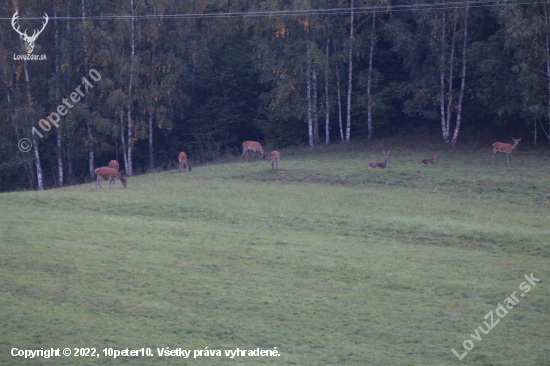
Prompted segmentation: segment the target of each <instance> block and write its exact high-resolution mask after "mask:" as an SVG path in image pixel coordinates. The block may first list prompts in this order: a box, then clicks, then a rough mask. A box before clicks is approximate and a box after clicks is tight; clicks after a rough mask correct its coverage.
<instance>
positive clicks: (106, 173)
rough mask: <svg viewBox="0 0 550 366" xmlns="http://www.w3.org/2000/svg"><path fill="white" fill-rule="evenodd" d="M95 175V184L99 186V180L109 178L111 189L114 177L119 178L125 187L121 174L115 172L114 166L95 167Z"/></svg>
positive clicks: (124, 180) (125, 183)
mask: <svg viewBox="0 0 550 366" xmlns="http://www.w3.org/2000/svg"><path fill="white" fill-rule="evenodd" d="M95 175H96V177H97V178H96V180H95V186H96V187H97V186H98V185H99V188H101V181H102V180H103V179H109V189H111V182H114V181H115V179H118V180H120V181H121V182H122V185H123V186H124V188H126V185H127V184H128V183H127V182H126V179H124V177H123V176H122V174H120V173H119V172H117V170H116V169H114V168H109V167H106V166H104V167H102V168H97V169H96V170H95Z"/></svg>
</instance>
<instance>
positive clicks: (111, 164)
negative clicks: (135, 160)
mask: <svg viewBox="0 0 550 366" xmlns="http://www.w3.org/2000/svg"><path fill="white" fill-rule="evenodd" d="M109 168H113V169H116V170H117V172H120V165H119V164H118V161H116V160H111V161H110V162H109Z"/></svg>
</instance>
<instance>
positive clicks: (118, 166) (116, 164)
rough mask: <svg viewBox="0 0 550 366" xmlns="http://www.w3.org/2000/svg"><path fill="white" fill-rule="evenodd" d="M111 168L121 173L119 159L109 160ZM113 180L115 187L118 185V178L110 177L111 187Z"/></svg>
mask: <svg viewBox="0 0 550 366" xmlns="http://www.w3.org/2000/svg"><path fill="white" fill-rule="evenodd" d="M109 168H113V169H116V171H117V172H119V173H120V165H118V161H116V160H111V161H110V162H109ZM111 182H113V187H114V186H115V185H116V180H114V179H110V180H109V187H110V186H111Z"/></svg>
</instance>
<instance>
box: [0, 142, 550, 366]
mask: <svg viewBox="0 0 550 366" xmlns="http://www.w3.org/2000/svg"><path fill="white" fill-rule="evenodd" d="M388 148H389V149H390V160H389V162H388V167H387V168H386V169H384V170H381V169H376V170H369V169H366V165H367V163H369V162H371V161H382V160H381V158H382V149H388ZM436 150H437V151H438V152H439V159H438V161H437V163H436V164H435V165H426V166H425V165H421V164H419V162H420V160H422V159H425V158H430V157H431V155H432V153H433V152H437V151H436ZM491 153H492V151H491V150H490V146H489V147H488V146H470V147H468V148H461V149H456V150H449V149H446V148H444V147H441V146H435V147H434V146H429V145H425V146H413V145H407V144H401V143H398V142H395V141H390V142H388V141H379V142H376V143H375V144H374V146H373V145H370V146H368V147H364V146H359V145H357V146H355V145H352V146H348V147H342V146H340V145H338V146H336V145H335V146H332V147H330V148H329V149H328V150H327V149H325V148H323V147H321V148H318V149H317V150H315V151H313V152H311V151H309V150H307V149H297V148H296V149H288V150H281V154H282V158H281V161H280V163H279V168H280V170H279V171H272V170H271V165H270V164H269V163H268V162H263V161H261V160H259V159H257V160H256V162H252V161H251V162H250V163H243V164H241V163H240V158H237V157H233V158H230V159H226V160H225V161H222V162H220V163H216V164H208V165H203V166H201V165H196V166H194V167H193V170H192V171H191V172H189V171H187V172H185V173H179V172H178V171H177V169H176V170H169V171H165V172H161V173H156V174H145V175H140V176H136V177H130V178H128V188H127V189H123V188H122V185H121V184H120V182H118V181H117V183H116V187H115V189H110V190H109V189H107V187H108V182H107V181H106V182H105V183H107V184H103V189H95V188H94V184H93V183H88V184H84V185H80V186H72V187H67V188H60V189H52V190H48V191H43V192H31V191H29V192H14V193H5V194H0V205H1V208H2V209H1V210H0V264H1V265H0V291H1V296H0V315H1V316H0V325H1V326H0V365H99V364H107V365H111V364H112V365H114V364H117V365H118V364H132V365H156V364H162V365H258V364H260V365H262V364H277V365H300V366H307V365H332V364H341V365H457V364H463V365H522V366H527V365H537V366H544V365H550V291H549V290H550V289H549V283H550V265H549V264H550V216H549V214H550V154H549V151H548V150H542V149H541V150H529V149H528V148H527V147H525V148H523V149H522V145H521V144H520V146H519V147H518V149H516V150H514V152H513V153H512V155H511V162H510V164H511V168H507V167H506V157H505V156H504V155H500V156H497V158H496V159H495V160H496V161H495V165H493V166H491ZM191 158H192V157H191ZM531 273H533V276H534V277H536V278H538V279H540V282H538V283H537V284H536V286H534V287H532V288H531V291H529V293H526V294H525V296H524V297H519V294H520V293H521V292H522V291H521V290H520V289H519V285H520V284H521V283H522V282H525V281H526V279H525V278H524V275H527V274H531ZM514 291H516V296H518V298H519V300H520V301H519V303H518V304H517V305H516V306H515V307H514V308H513V309H510V310H509V313H508V314H507V315H506V316H505V317H503V318H502V319H501V321H500V323H499V324H498V325H496V326H495V327H494V329H492V330H491V331H490V332H489V333H488V334H483V333H481V332H479V334H480V336H481V337H482V340H481V341H477V340H474V339H473V338H472V337H470V334H474V335H475V333H474V332H475V330H476V328H477V327H479V326H482V325H483V321H485V320H486V319H485V318H484V316H485V315H486V314H487V313H488V312H489V311H493V312H494V311H495V309H496V308H497V306H498V303H503V301H504V299H505V298H507V297H509V296H510V294H512V293H513V292H514ZM494 316H495V318H497V315H494ZM466 339H470V340H471V341H472V342H473V344H474V348H473V349H472V350H471V351H468V354H467V355H466V356H465V357H464V358H463V359H462V361H460V360H459V359H458V358H457V357H456V356H455V355H454V354H453V353H452V351H451V349H455V350H456V351H457V352H458V353H459V354H462V353H463V352H464V351H465V350H464V348H463V342H464V341H465V340H466ZM143 347H145V348H147V347H149V348H151V350H152V351H153V354H154V356H152V357H123V358H117V359H113V358H112V357H105V356H104V355H103V352H102V350H103V349H104V348H113V349H118V350H123V349H126V348H129V349H141V348H143ZM162 347H169V348H170V349H171V350H173V349H176V348H182V349H186V350H204V349H205V348H206V347H208V349H209V350H221V352H222V354H224V350H234V349H236V348H240V349H247V350H248V349H256V348H260V349H266V350H273V349H274V347H277V350H278V351H279V353H280V356H279V357H235V358H233V359H230V358H229V357H225V356H222V357H204V356H203V357H200V358H196V359H195V358H193V352H191V356H190V357H189V358H187V359H184V358H180V357H158V356H157V348H162ZM12 348H18V349H40V348H44V349H49V348H60V349H63V348H70V349H71V350H72V349H74V348H95V349H96V352H97V353H99V354H100V357H99V358H95V357H94V358H91V357H63V356H61V357H54V358H49V359H44V358H39V359H35V360H29V359H27V360H26V359H24V358H22V357H12V356H11V354H10V352H11V349H12Z"/></svg>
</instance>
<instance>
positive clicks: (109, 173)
mask: <svg viewBox="0 0 550 366" xmlns="http://www.w3.org/2000/svg"><path fill="white" fill-rule="evenodd" d="M512 140H513V141H514V143H513V144H506V143H503V142H495V143H494V144H493V158H492V161H491V164H492V165H493V164H494V163H495V155H496V154H498V153H503V154H506V165H507V166H508V167H509V166H510V153H511V152H512V150H514V149H515V148H516V146H518V144H519V142H520V141H521V139H514V138H513V139H512ZM249 151H252V153H253V158H254V161H255V160H256V153H258V152H259V153H260V154H261V155H262V160H265V155H266V154H265V152H264V149H263V148H262V145H261V144H260V143H259V142H256V141H245V142H243V153H242V155H241V163H242V162H243V157H244V158H245V159H246V161H247V162H248V152H249ZM438 157H439V154H434V155H433V157H432V158H431V159H424V160H422V161H421V162H420V164H435V161H436V160H437V158H438ZM382 158H383V159H384V162H383V163H375V162H373V163H369V164H367V168H369V169H376V168H380V169H384V168H386V166H387V165H388V160H389V159H390V152H389V151H388V152H387V153H386V152H385V151H382ZM280 159H281V154H280V153H279V152H278V151H273V152H271V154H269V157H268V161H269V162H270V163H271V169H272V170H273V169H275V167H277V170H279V160H280ZM178 161H179V163H180V165H179V171H180V172H184V171H185V170H186V169H189V171H191V164H189V161H188V160H187V154H185V153H184V152H183V151H182V152H180V153H179V155H178ZM95 175H96V181H95V186H96V187H97V186H99V188H101V181H102V180H103V179H109V189H110V188H111V183H113V186H114V185H115V184H116V179H118V180H120V181H121V182H122V185H123V186H124V188H126V186H127V184H128V183H127V182H126V179H124V177H123V176H122V174H121V173H120V166H119V164H118V162H117V161H116V160H111V161H110V162H109V165H108V166H106V167H101V168H97V169H96V170H95Z"/></svg>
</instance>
